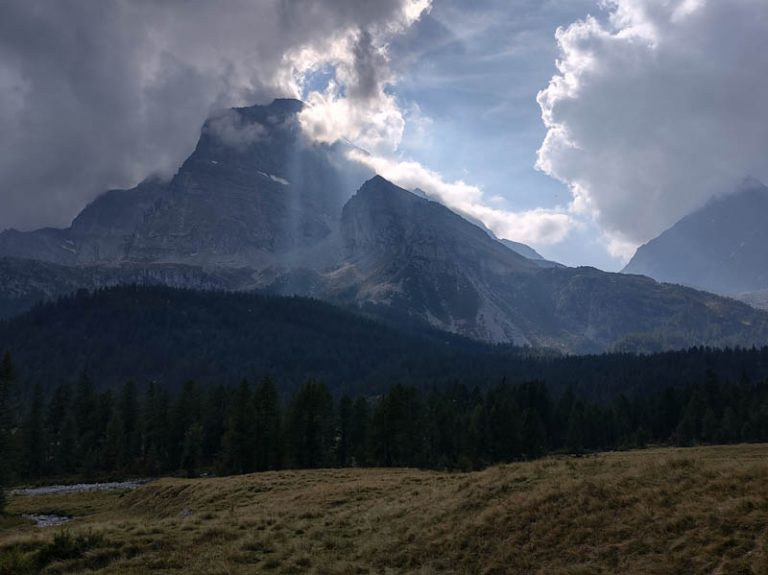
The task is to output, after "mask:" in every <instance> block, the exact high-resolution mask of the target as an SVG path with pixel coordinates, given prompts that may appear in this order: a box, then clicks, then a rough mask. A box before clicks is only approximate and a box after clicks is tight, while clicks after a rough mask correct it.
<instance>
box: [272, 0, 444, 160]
mask: <svg viewBox="0 0 768 575" xmlns="http://www.w3.org/2000/svg"><path fill="white" fill-rule="evenodd" d="M430 2H431V0H408V1H406V2H405V3H404V4H403V10H402V12H401V14H400V18H396V19H394V20H391V21H388V22H386V23H384V25H382V26H379V27H369V28H367V29H355V28H350V29H348V30H346V31H344V32H342V33H340V34H338V35H337V36H335V37H333V38H330V39H329V40H328V41H327V42H325V43H321V44H317V45H313V46H308V47H307V46H305V47H302V48H301V49H299V50H296V51H295V52H293V53H291V54H289V55H287V57H286V61H287V63H288V64H289V66H288V67H287V69H286V71H285V72H284V74H283V80H284V84H285V85H286V86H287V87H288V89H289V90H292V91H293V92H294V93H296V94H297V95H301V96H303V99H304V101H305V103H306V104H307V106H306V108H305V109H304V110H303V111H302V113H301V115H300V121H301V125H302V128H303V130H304V132H305V133H306V134H307V135H308V136H309V137H310V138H312V139H314V140H316V141H321V142H326V143H331V142H335V141H337V140H340V139H348V140H350V141H352V142H353V143H354V144H355V145H357V146H360V147H363V148H365V149H367V150H371V151H383V152H393V151H395V150H396V149H397V147H398V146H399V144H400V142H401V140H402V137H403V131H404V129H405V118H404V116H403V112H402V111H401V110H400V107H399V105H398V103H397V101H396V99H395V97H394V96H393V95H392V94H391V93H388V92H387V91H386V89H387V87H388V86H389V85H391V84H393V83H394V82H395V80H396V79H395V77H394V75H393V73H392V70H391V69H390V65H389V58H388V54H387V41H388V39H389V38H390V37H391V35H392V34H395V33H398V32H401V31H402V30H404V29H405V28H407V27H408V26H410V25H411V24H413V22H414V21H416V20H417V19H418V18H419V17H420V16H421V14H422V13H423V12H424V11H427V10H428V9H429V7H430ZM327 69H332V70H333V72H334V78H333V80H331V81H330V82H329V83H328V86H327V87H326V88H325V89H324V90H314V91H312V90H307V86H306V83H307V81H308V79H309V78H311V74H312V73H313V72H317V71H320V70H327Z"/></svg>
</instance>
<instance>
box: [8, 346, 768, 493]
mask: <svg viewBox="0 0 768 575" xmlns="http://www.w3.org/2000/svg"><path fill="white" fill-rule="evenodd" d="M22 387H23V367H18V368H17V366H15V365H14V363H13V360H12V358H11V356H10V354H7V353H6V354H5V356H4V358H3V360H2V363H1V364H0V408H2V414H1V415H2V418H1V419H0V423H1V427H0V442H2V446H1V447H2V448H3V452H4V453H7V454H8V457H6V458H4V460H3V462H2V469H0V472H2V478H3V481H4V482H6V483H7V482H8V481H14V482H35V481H37V480H43V479H45V480H48V481H49V480H51V479H52V478H56V479H66V478H78V479H80V478H107V477H118V476H120V477H123V476H131V475H133V476H157V475H160V474H176V475H184V476H197V475H200V474H217V475H218V474H241V473H250V472H258V471H267V470H276V469H294V468H297V469H303V468H319V467H346V466H371V467H390V466H406V467H422V468H437V469H462V470H469V469H477V468H482V467H484V466H487V465H490V464H495V463H502V462H511V461H519V460H527V459H534V458H537V457H540V456H542V455H545V454H548V453H553V452H559V453H569V454H585V453H589V452H592V451H598V450H600V451H604V450H615V449H627V448H639V447H644V446H647V445H650V444H655V445H680V446H688V445H693V444H715V443H735V442H760V441H768V381H762V382H750V381H748V380H746V379H742V380H741V381H738V382H730V381H721V380H720V379H719V378H718V376H717V375H716V374H715V373H714V372H712V371H709V372H708V374H707V376H706V377H705V378H704V379H703V380H702V381H701V382H699V383H697V384H695V385H689V386H686V387H682V388H680V387H678V388H675V387H668V388H665V389H663V390H661V391H658V392H654V393H651V394H647V395H635V396H633V397H627V396H624V395H619V396H617V397H616V398H614V399H613V400H611V401H609V402H598V401H595V400H590V399H585V398H583V397H580V396H577V395H575V394H574V393H573V392H572V391H570V390H566V391H565V392H563V393H560V394H558V395H555V394H553V393H552V391H551V390H550V389H549V387H548V386H547V384H546V383H545V382H542V381H531V382H528V383H523V384H507V383H503V382H502V383H499V384H495V385H488V386H485V387H483V388H480V387H471V388H470V387H467V386H464V385H462V384H459V383H454V384H450V385H445V386H441V387H431V388H417V387H413V386H408V385H402V384H398V383H394V384H393V385H392V386H391V387H390V388H389V389H388V391H387V392H386V393H383V394H380V395H375V396H363V395H360V396H356V397H351V396H347V395H343V396H340V397H334V396H333V395H332V394H331V393H330V392H329V390H328V388H327V387H326V386H325V385H324V384H323V383H320V382H317V381H313V380H308V381H307V382H305V383H304V384H303V385H302V386H301V387H300V388H299V389H298V390H297V391H296V392H295V393H292V394H291V395H290V396H288V397H283V396H282V395H281V393H280V391H279V387H278V385H277V384H276V382H273V381H272V380H271V379H269V378H265V379H263V380H261V381H258V382H249V381H247V380H243V381H242V382H241V383H240V384H238V385H235V386H225V385H202V384H199V383H196V382H194V381H188V382H186V383H185V384H184V385H183V386H182V388H181V390H180V391H178V393H175V394H173V395H172V394H171V393H169V392H168V391H167V390H166V389H164V388H162V387H161V386H159V385H157V384H154V383H150V384H146V385H139V384H137V383H134V382H130V381H129V382H127V383H125V384H123V385H121V386H118V387H115V388H111V389H107V390H99V386H98V385H97V384H96V382H95V381H93V380H92V379H91V377H90V376H89V375H88V374H87V373H86V372H84V373H82V374H81V376H80V378H79V380H78V381H77V382H76V383H75V384H74V385H69V384H64V385H60V386H58V387H56V388H54V389H53V390H52V391H51V392H50V393H44V391H43V389H42V387H41V386H39V385H37V386H35V388H34V389H33V390H32V392H31V394H29V396H28V398H27V399H26V400H24V401H21V399H20V398H21V393H20V392H21V389H22Z"/></svg>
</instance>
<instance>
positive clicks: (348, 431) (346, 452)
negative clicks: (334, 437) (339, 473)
mask: <svg viewBox="0 0 768 575" xmlns="http://www.w3.org/2000/svg"><path fill="white" fill-rule="evenodd" d="M338 435H339V441H338V444H337V446H336V464H337V465H338V466H339V467H347V466H348V465H349V464H350V461H351V460H352V447H351V444H352V437H351V436H352V400H351V399H350V398H349V396H347V395H345V396H344V397H342V398H341V401H339V434H338Z"/></svg>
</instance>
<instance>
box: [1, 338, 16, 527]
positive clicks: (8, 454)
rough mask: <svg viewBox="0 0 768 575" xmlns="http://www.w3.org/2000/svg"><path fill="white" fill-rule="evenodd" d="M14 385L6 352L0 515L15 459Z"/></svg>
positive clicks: (10, 364) (3, 367) (2, 394)
mask: <svg viewBox="0 0 768 575" xmlns="http://www.w3.org/2000/svg"><path fill="white" fill-rule="evenodd" d="M15 384H16V373H15V370H14V367H13V362H12V361H11V354H10V353H7V352H6V353H5V355H4V356H3V359H2V361H1V362H0V513H2V512H3V511H4V510H5V501H6V498H5V486H6V484H7V482H8V481H9V479H10V475H11V471H12V465H13V462H14V459H15V453H14V449H13V447H14V446H13V432H14V428H15V417H14V395H15V393H16V390H15Z"/></svg>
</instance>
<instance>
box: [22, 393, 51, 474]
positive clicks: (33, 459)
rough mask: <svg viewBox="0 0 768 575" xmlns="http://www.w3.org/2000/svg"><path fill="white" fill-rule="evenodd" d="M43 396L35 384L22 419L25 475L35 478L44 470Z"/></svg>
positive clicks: (45, 450) (46, 458)
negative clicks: (27, 410)
mask: <svg viewBox="0 0 768 575" xmlns="http://www.w3.org/2000/svg"><path fill="white" fill-rule="evenodd" d="M44 410H45V398H44V396H43V388H42V387H41V386H40V385H36V386H35V388H34V390H33V392H32V401H31V403H30V406H29V412H28V413H27V417H26V419H25V421H24V426H23V431H22V438H23V441H24V469H25V472H26V475H27V477H30V478H33V479H37V478H39V477H41V476H42V475H43V474H44V473H45V472H46V467H47V460H48V457H47V443H48V442H47V438H46V430H45V414H44Z"/></svg>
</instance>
